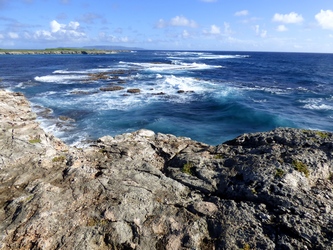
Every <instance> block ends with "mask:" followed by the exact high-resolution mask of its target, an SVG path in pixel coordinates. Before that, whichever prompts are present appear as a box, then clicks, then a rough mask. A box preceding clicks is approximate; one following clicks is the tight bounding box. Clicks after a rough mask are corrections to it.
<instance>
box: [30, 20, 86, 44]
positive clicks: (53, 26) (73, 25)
mask: <svg viewBox="0 0 333 250" xmlns="http://www.w3.org/2000/svg"><path fill="white" fill-rule="evenodd" d="M79 27H80V23H79V22H73V21H72V22H69V23H68V24H61V23H58V22H57V21H56V20H53V21H51V22H50V30H51V31H49V30H37V31H36V32H35V33H34V38H35V39H44V40H65V41H68V42H70V41H72V40H76V41H77V40H78V39H82V38H85V37H86V34H85V33H84V32H81V31H79Z"/></svg>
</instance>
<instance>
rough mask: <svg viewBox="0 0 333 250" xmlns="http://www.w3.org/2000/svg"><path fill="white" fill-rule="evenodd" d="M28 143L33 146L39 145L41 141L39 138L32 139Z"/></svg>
mask: <svg viewBox="0 0 333 250" xmlns="http://www.w3.org/2000/svg"><path fill="white" fill-rule="evenodd" d="M29 142H30V143H32V144H35V143H41V139H40V138H34V139H31V140H29Z"/></svg>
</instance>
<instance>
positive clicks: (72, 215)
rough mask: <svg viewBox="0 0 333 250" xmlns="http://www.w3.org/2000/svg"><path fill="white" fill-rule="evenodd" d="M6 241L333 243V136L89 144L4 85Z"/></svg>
mask: <svg viewBox="0 0 333 250" xmlns="http://www.w3.org/2000/svg"><path fill="white" fill-rule="evenodd" d="M0 105H1V123H0V126H1V151H0V152H1V153H0V157H1V159H0V179H1V182H0V206H1V210H0V239H1V240H0V242H1V243H0V249H332V242H333V240H332V239H333V215H332V214H333V213H332V208H333V193H332V188H333V185H332V179H333V177H332V173H331V172H333V167H332V166H333V165H332V156H333V155H332V153H333V135H332V134H331V133H326V132H318V131H308V130H296V129H277V130H274V131H270V132H266V133H257V134H246V135H242V136H240V137H238V138H236V139H234V140H232V141H229V142H226V143H225V144H221V145H218V146H216V147H213V146H209V145H206V144H203V143H199V142H196V141H193V140H190V139H189V138H182V137H175V136H172V135H165V134H155V133H154V132H152V131H149V130H139V131H136V132H133V133H128V134H124V135H119V136H116V137H110V136H105V137H102V138H100V139H99V140H98V141H97V142H96V143H95V144H94V145H91V146H90V147H88V148H85V149H77V148H71V147H67V146H66V145H64V144H63V143H62V142H61V141H59V140H58V139H56V138H54V137H53V136H51V135H48V134H45V133H44V132H43V130H42V129H40V128H39V126H38V124H37V123H36V122H35V115H34V114H33V113H32V112H31V110H30V107H29V104H28V103H27V101H26V100H25V99H24V97H23V96H21V95H19V94H15V93H7V92H4V91H1V92H0Z"/></svg>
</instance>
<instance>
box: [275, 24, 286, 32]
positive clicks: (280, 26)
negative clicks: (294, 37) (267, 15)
mask: <svg viewBox="0 0 333 250" xmlns="http://www.w3.org/2000/svg"><path fill="white" fill-rule="evenodd" d="M276 30H277V31H279V32H284V31H287V30H288V28H287V27H286V26H285V25H283V24H281V25H279V26H278V27H277V28H276Z"/></svg>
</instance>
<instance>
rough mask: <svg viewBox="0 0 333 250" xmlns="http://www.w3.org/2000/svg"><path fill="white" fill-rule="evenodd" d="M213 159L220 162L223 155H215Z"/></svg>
mask: <svg viewBox="0 0 333 250" xmlns="http://www.w3.org/2000/svg"><path fill="white" fill-rule="evenodd" d="M214 159H218V160H222V159H223V155H221V154H217V155H215V156H214Z"/></svg>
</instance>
